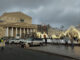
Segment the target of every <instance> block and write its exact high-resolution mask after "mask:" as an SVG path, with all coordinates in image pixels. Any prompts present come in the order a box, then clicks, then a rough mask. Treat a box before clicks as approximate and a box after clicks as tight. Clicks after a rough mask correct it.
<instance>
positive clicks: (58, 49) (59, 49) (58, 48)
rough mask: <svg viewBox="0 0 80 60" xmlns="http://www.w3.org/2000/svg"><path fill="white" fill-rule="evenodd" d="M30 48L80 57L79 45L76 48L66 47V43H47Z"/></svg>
mask: <svg viewBox="0 0 80 60" xmlns="http://www.w3.org/2000/svg"><path fill="white" fill-rule="evenodd" d="M29 49H32V50H37V51H42V52H47V53H51V54H58V55H62V56H67V57H71V58H75V59H80V47H79V46H75V47H74V49H72V48H71V47H70V46H69V47H65V46H64V45H47V46H41V47H40V46H39V47H30V48H29Z"/></svg>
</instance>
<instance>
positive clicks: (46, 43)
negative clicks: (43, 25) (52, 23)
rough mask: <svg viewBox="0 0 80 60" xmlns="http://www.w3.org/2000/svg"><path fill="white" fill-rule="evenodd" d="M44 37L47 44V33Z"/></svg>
mask: <svg viewBox="0 0 80 60" xmlns="http://www.w3.org/2000/svg"><path fill="white" fill-rule="evenodd" d="M44 39H45V45H47V38H46V35H44Z"/></svg>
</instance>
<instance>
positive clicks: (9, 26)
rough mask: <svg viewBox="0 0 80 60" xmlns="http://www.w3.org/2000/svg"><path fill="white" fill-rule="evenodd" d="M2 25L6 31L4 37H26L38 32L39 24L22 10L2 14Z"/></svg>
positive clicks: (0, 18)
mask: <svg viewBox="0 0 80 60" xmlns="http://www.w3.org/2000/svg"><path fill="white" fill-rule="evenodd" d="M0 27H2V29H3V30H4V31H0V32H2V34H3V36H2V37H14V38H25V37H27V36H29V35H32V34H33V33H36V32H37V25H35V24H32V18H31V17H30V16H28V15H26V14H24V13H22V12H11V13H4V14H3V15H2V16H0Z"/></svg>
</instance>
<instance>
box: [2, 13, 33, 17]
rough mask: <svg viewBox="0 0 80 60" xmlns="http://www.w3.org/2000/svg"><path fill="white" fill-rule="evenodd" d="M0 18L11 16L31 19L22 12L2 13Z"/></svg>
mask: <svg viewBox="0 0 80 60" xmlns="http://www.w3.org/2000/svg"><path fill="white" fill-rule="evenodd" d="M2 16H13V17H22V16H23V17H29V18H32V17H30V16H28V15H26V14H24V13H22V12H6V13H4V14H3V15H2Z"/></svg>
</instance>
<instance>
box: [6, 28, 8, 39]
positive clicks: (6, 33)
mask: <svg viewBox="0 0 80 60" xmlns="http://www.w3.org/2000/svg"><path fill="white" fill-rule="evenodd" d="M8 29H9V28H8V27H7V28H6V36H7V37H8V36H9V34H8Z"/></svg>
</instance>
